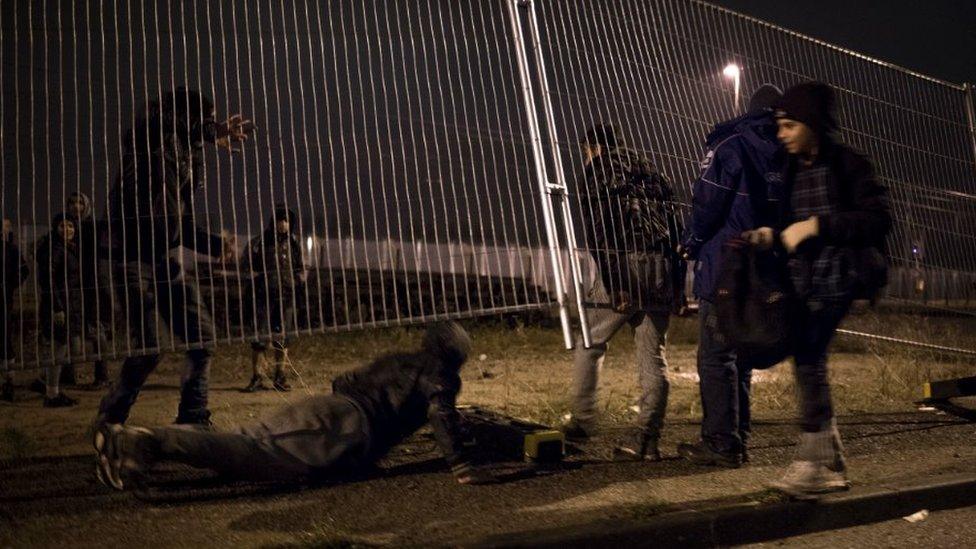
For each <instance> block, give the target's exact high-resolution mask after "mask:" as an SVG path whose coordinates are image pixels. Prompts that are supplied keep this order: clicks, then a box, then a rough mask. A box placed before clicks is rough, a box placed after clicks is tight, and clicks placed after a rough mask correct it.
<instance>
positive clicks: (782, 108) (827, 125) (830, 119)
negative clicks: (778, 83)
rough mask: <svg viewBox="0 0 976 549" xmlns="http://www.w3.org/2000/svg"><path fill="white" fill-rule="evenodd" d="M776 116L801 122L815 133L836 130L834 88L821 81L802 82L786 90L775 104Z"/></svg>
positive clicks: (819, 133) (828, 133)
mask: <svg viewBox="0 0 976 549" xmlns="http://www.w3.org/2000/svg"><path fill="white" fill-rule="evenodd" d="M774 108H775V110H776V118H789V119H790V120H796V121H798V122H803V123H804V124H806V125H807V126H810V128H811V129H812V130H813V131H814V132H815V133H816V134H817V135H830V134H831V133H833V132H834V131H836V130H837V128H838V125H837V115H836V109H837V107H836V100H835V98H834V90H833V89H831V87H830V86H828V85H827V84H824V83H823V82H804V83H803V84H797V85H796V86H793V87H792V88H790V89H788V90H786V92H785V93H784V94H783V97H782V98H780V100H779V101H777V102H776V105H775V107H774Z"/></svg>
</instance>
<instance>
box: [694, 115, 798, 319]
mask: <svg viewBox="0 0 976 549" xmlns="http://www.w3.org/2000/svg"><path fill="white" fill-rule="evenodd" d="M705 146H706V150H707V152H706V155H705V159H704V160H703V161H702V173H701V175H700V176H699V177H698V179H697V180H696V181H695V183H694V186H693V188H692V213H691V223H690V224H689V225H688V229H687V231H686V232H685V237H684V241H683V243H682V246H683V247H684V249H685V250H686V251H687V253H688V255H689V257H691V258H692V259H695V260H697V262H696V263H695V286H694V292H695V295H697V296H698V297H699V298H701V299H705V300H709V301H712V300H714V298H715V288H716V284H717V282H718V277H719V269H720V254H721V251H722V246H723V245H724V244H725V243H726V242H727V241H729V240H730V239H732V238H736V237H738V236H739V235H740V234H741V233H742V232H743V231H747V230H751V229H755V228H756V227H760V226H762V225H768V224H770V223H772V220H773V212H775V211H776V209H777V206H776V204H778V201H779V198H780V196H781V195H782V185H781V171H782V162H783V153H782V150H781V148H780V144H779V141H778V140H777V138H776V123H775V120H774V119H773V115H772V113H770V112H768V111H765V110H759V111H754V112H751V113H747V114H745V115H742V116H740V117H738V118H733V119H732V120H728V121H726V122H722V123H721V124H717V125H716V126H715V128H714V129H713V130H712V132H711V133H710V134H709V135H708V137H707V138H706V140H705ZM757 210H759V211H757Z"/></svg>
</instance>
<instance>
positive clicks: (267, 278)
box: [245, 225, 305, 306]
mask: <svg viewBox="0 0 976 549" xmlns="http://www.w3.org/2000/svg"><path fill="white" fill-rule="evenodd" d="M245 261H246V264H245V268H246V269H247V270H249V271H250V272H251V273H253V274H254V275H255V278H254V281H253V282H254V286H255V290H256V291H257V295H258V297H259V299H260V301H261V302H262V303H263V302H264V301H272V302H274V301H276V300H282V301H285V302H286V305H288V306H291V301H292V299H293V298H294V297H295V296H296V294H297V293H298V289H299V288H300V287H301V285H302V278H303V274H304V272H305V265H304V263H303V261H302V248H301V245H300V244H299V243H298V239H297V238H296V237H295V235H293V234H288V235H284V236H282V235H279V234H278V233H277V232H276V231H275V229H274V226H273V225H272V226H271V227H268V229H266V230H265V231H264V233H262V234H261V235H260V236H258V237H257V238H255V239H253V240H251V242H250V243H249V244H248V251H247V254H246V256H245ZM269 298H270V299H269Z"/></svg>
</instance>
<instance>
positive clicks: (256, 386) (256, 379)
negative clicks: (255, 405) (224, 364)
mask: <svg viewBox="0 0 976 549" xmlns="http://www.w3.org/2000/svg"><path fill="white" fill-rule="evenodd" d="M270 390H271V387H269V386H268V382H267V380H266V379H265V378H263V377H261V376H253V377H252V378H251V382H250V383H248V384H247V387H244V388H243V389H241V391H242V392H245V393H256V392H258V391H270Z"/></svg>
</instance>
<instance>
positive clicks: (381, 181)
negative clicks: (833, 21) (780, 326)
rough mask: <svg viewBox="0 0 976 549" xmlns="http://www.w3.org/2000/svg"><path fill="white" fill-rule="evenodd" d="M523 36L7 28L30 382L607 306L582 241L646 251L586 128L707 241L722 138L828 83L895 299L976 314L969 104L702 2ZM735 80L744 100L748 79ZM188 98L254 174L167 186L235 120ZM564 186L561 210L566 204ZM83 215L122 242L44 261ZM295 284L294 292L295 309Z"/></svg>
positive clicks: (234, 22)
mask: <svg viewBox="0 0 976 549" xmlns="http://www.w3.org/2000/svg"><path fill="white" fill-rule="evenodd" d="M512 8H516V5H515V4H512V3H511V2H510V1H509V0H483V1H478V2H450V1H447V0H421V1H419V2H413V1H407V0H392V1H388V2H380V1H375V0H369V1H363V2H358V1H352V0H336V1H334V2H310V1H308V0H301V1H299V2H290V3H289V2H257V1H254V0H240V1H234V2H220V1H217V0H208V1H205V2H196V3H184V2H176V1H174V0H148V1H147V2H143V3H126V2H118V1H116V0H84V1H81V2H69V1H67V0H45V1H44V2H41V3H38V2H25V1H17V0H12V1H11V2H9V3H5V9H4V11H3V13H2V16H0V62H2V65H3V71H2V74H0V86H2V87H4V89H5V93H4V97H3V99H2V100H0V148H2V156H0V179H2V188H0V210H2V213H3V218H4V219H9V220H10V224H9V226H10V228H11V231H10V233H9V234H6V233H5V234H4V239H3V242H2V251H3V254H4V261H5V265H4V266H5V269H4V270H5V271H8V268H7V267H8V266H9V265H13V264H14V263H17V261H15V260H17V259H20V258H22V259H23V261H24V263H25V264H26V265H27V266H28V267H29V270H30V273H29V275H28V278H27V279H26V280H25V281H24V283H23V284H21V283H20V282H19V279H17V280H14V279H13V278H10V277H9V276H8V274H7V272H5V273H4V277H3V284H4V288H3V290H4V291H3V294H4V298H5V301H4V309H3V312H4V313H5V317H4V323H3V327H4V330H5V331H6V332H7V333H5V334H3V336H4V338H3V341H2V343H3V351H4V357H3V358H5V359H7V358H9V359H12V360H15V361H16V368H19V369H29V368H38V367H43V366H44V365H46V364H50V363H51V362H52V361H55V360H58V357H59V356H61V357H62V359H63V361H65V362H85V361H91V360H95V359H98V358H117V357H124V356H133V355H140V354H151V353H157V352H161V351H174V350H187V349H191V348H195V347H200V346H209V345H213V344H215V343H221V342H239V343H243V342H259V341H268V340H270V339H274V338H275V337H279V336H282V335H284V334H285V333H287V335H298V334H308V333H315V332H323V331H335V330H345V329H358V328H364V327H371V326H390V325H403V324H411V323H417V322H427V321H429V320H433V319H440V318H459V317H466V316H477V315H484V314H497V313H504V312H518V311H524V310H536V309H544V308H550V307H552V306H553V305H554V304H555V303H557V302H558V301H559V300H560V299H562V298H563V297H564V296H563V295H562V294H563V293H564V291H563V288H562V287H561V280H560V273H561V272H562V270H563V269H567V270H568V271H570V272H573V277H572V279H573V281H574V284H573V285H572V286H571V287H569V288H568V289H569V290H570V293H571V294H572V295H569V296H565V297H567V298H569V299H573V298H575V299H581V297H580V295H579V294H581V293H583V292H585V291H586V288H587V285H588V284H590V283H591V282H592V281H593V280H595V279H596V278H597V277H598V276H599V275H598V274H596V273H595V272H594V270H595V265H594V260H593V259H592V258H593V255H594V253H595V252H600V251H601V250H599V249H598V243H596V242H594V241H593V238H592V235H591V234H590V232H589V230H588V226H587V223H586V222H584V220H594V221H595V222H600V223H606V224H608V225H611V226H612V225H614V224H615V223H618V220H615V219H606V218H605V216H606V214H605V212H603V211H602V210H601V209H600V208H599V206H598V204H599V200H598V197H596V196H594V195H593V194H592V190H591V189H588V188H587V186H586V178H585V177H586V176H585V173H586V172H585V169H586V168H585V166H584V165H583V162H582V160H581V158H580V150H579V144H580V140H581V139H582V138H583V137H584V136H585V134H586V132H587V130H588V129H590V128H591V127H592V126H593V125H594V124H596V123H600V122H605V123H612V124H613V125H614V126H615V128H616V129H617V130H618V132H619V135H620V137H621V139H622V140H623V141H624V142H625V143H626V144H627V145H628V146H629V147H630V148H632V149H633V150H634V151H635V152H636V154H639V155H641V156H643V157H645V158H646V159H648V160H649V161H650V162H651V163H652V164H653V165H654V166H655V167H656V168H657V169H658V170H659V171H660V172H661V173H662V174H663V175H664V176H665V177H667V179H668V180H670V182H671V183H672V184H673V185H674V188H675V190H676V193H677V201H678V203H679V211H680V213H681V215H682V217H684V216H686V215H687V212H688V208H689V206H690V201H691V196H690V185H691V182H692V181H694V179H695V178H696V177H697V175H698V171H699V169H700V168H699V162H700V157H701V154H702V150H701V149H702V140H703V138H704V137H705V135H706V134H707V133H708V132H709V130H710V129H711V128H712V126H713V125H714V124H715V123H716V122H718V121H720V120H725V119H729V118H731V117H733V116H735V115H736V114H738V113H740V112H741V110H742V109H743V108H744V106H745V103H746V101H747V99H748V95H749V93H750V92H751V91H752V90H754V89H755V88H757V87H758V86H759V85H761V84H763V83H766V82H770V83H773V84H776V85H778V86H780V87H781V88H785V87H788V86H789V85H791V84H795V83H798V82H800V81H803V80H808V79H819V80H823V81H825V82H827V83H829V84H831V85H832V86H833V87H834V88H835V89H836V90H837V92H838V99H839V103H840V107H841V109H840V113H841V126H842V134H843V138H844V140H845V141H847V142H848V143H850V144H851V145H853V146H854V147H856V148H858V149H861V150H863V151H864V152H865V153H866V154H867V155H868V156H869V157H870V158H871V159H872V160H873V161H874V163H875V165H876V167H877V171H878V176H879V178H880V180H881V181H882V182H884V184H885V185H886V186H888V188H889V191H890V200H891V206H892V211H893V214H894V217H895V226H894V228H893V231H892V234H891V236H890V238H889V242H888V253H889V255H890V258H891V263H892V270H891V283H890V284H889V288H888V295H889V298H890V299H893V300H901V301H907V302H911V303H918V304H922V305H926V306H938V307H941V308H949V309H953V310H963V309H966V307H968V306H969V305H970V302H971V298H976V227H974V226H973V223H974V222H976V221H974V220H976V140H974V134H973V121H972V117H973V113H972V109H973V104H972V100H973V99H972V90H971V88H965V87H962V86H956V85H953V84H947V83H944V82H940V81H937V80H935V79H932V78H928V77H925V76H923V75H919V74H916V73H912V72H910V71H906V70H904V69H900V68H898V67H894V66H891V65H889V64H885V63H882V62H878V61H875V60H872V59H869V58H867V57H864V56H862V55H859V54H856V53H854V52H849V51H846V50H842V49H840V48H837V47H834V46H831V45H829V44H825V43H823V42H820V41H817V40H813V39H810V38H807V37H803V36H801V35H798V34H796V33H793V32H790V31H787V30H784V29H780V28H778V27H775V26H772V25H769V24H766V23H763V22H761V21H758V20H755V19H752V18H748V17H744V16H741V15H738V14H735V13H732V12H729V11H728V10H724V9H722V8H718V7H715V6H712V5H709V4H707V3H704V2H700V1H698V0H692V1H687V0H641V1H637V0H609V1H607V2H599V3H594V2H588V1H584V0H552V1H547V2H528V3H525V4H524V5H523V7H518V8H517V9H519V10H521V12H522V14H523V17H524V16H525V15H528V16H529V17H525V18H524V19H520V21H521V24H520V25H515V26H513V24H512V22H511V19H510V15H511V13H510V11H509V10H510V9H512ZM515 33H521V36H517V35H516V34H515ZM516 38H521V39H522V40H523V44H525V48H526V49H525V51H524V52H523V53H525V54H528V55H525V56H524V58H523V59H520V56H519V53H518V50H517V48H516V46H515V42H514V39H516ZM533 48H537V50H535V49H533ZM535 53H538V55H537V56H536V55H533V54H535ZM733 63H734V64H735V65H737V66H738V67H739V68H740V78H741V80H740V88H741V94H740V96H739V97H738V100H737V99H736V96H735V95H734V90H733V82H732V81H731V80H729V79H727V78H726V77H724V76H723V75H722V70H723V68H724V67H725V66H726V65H728V64H733ZM540 68H541V69H542V70H543V71H544V74H542V75H540V74H539V72H538V71H539V69H540ZM540 76H542V77H544V78H541V77H540ZM523 77H525V78H527V79H528V83H529V84H531V85H532V86H533V89H534V93H532V94H531V100H530V101H528V102H526V101H525V96H524V95H523V84H522V81H521V79H522V78H523ZM543 81H544V82H545V84H547V86H542V87H538V86H539V85H540V83H542V82H543ZM179 87H185V88H187V89H190V90H196V91H199V92H201V93H202V95H204V96H206V97H207V98H208V99H209V100H210V101H212V102H213V104H214V105H215V111H216V118H217V120H218V121H223V120H225V119H227V118H228V117H230V116H231V115H234V114H241V115H242V116H243V118H245V119H251V120H253V122H254V124H255V126H256V129H255V130H254V131H253V132H252V134H251V135H250V136H249V138H248V139H247V141H245V142H243V143H237V144H236V146H235V149H236V151H235V152H233V153H230V152H228V151H227V150H226V149H224V148H218V147H214V146H211V145H209V144H205V145H203V146H201V147H199V148H196V149H193V150H192V151H189V152H187V151H183V152H182V153H181V154H179V155H177V156H176V157H175V158H169V159H163V158H161V156H160V155H161V154H162V153H163V152H165V151H169V150H170V149H172V148H175V149H179V148H180V147H184V148H186V146H187V144H186V143H182V142H180V140H179V139H176V138H175V137H174V131H175V130H174V128H181V127H182V128H184V130H182V131H187V132H189V131H191V130H192V131H201V129H200V128H196V129H195V130H193V129H192V128H190V127H192V126H194V123H195V121H196V120H198V119H200V118H206V116H207V115H209V114H210V113H207V112H204V107H203V103H202V102H201V103H194V107H193V108H194V109H195V111H194V110H191V109H190V108H186V109H183V110H175V109H173V108H171V106H172V105H169V106H167V102H166V99H167V98H170V99H171V100H172V98H173V97H174V96H173V92H174V91H175V90H177V89H178V88H179ZM8 91H9V93H8ZM736 101H738V102H736ZM170 103H172V101H170ZM530 124H542V128H541V130H540V131H539V136H538V138H533V137H532V134H531V132H530V131H529V130H530ZM198 137H199V136H195V137H194V139H197V138H198ZM85 140H87V141H88V142H87V143H85V142H84V141H85ZM191 145H192V146H191V148H193V146H195V144H191ZM539 146H543V147H544V152H543V154H542V156H541V157H539V158H537V157H536V155H537V154H538V152H539V151H538V150H537V147H539ZM167 147H169V148H167ZM164 149H165V151H164ZM175 149H173V150H175ZM537 165H538V166H543V167H544V170H543V176H545V175H547V174H554V175H555V176H556V177H555V181H553V182H550V181H544V180H542V181H541V183H542V185H541V186H540V180H539V177H540V176H539V173H538V172H537V171H536V167H537ZM560 168H561V170H562V172H561V173H562V176H561V177H559V176H560ZM134 172H138V173H135V174H134ZM126 178H128V180H127V179H126ZM133 178H134V179H133ZM168 178H169V179H168ZM173 181H182V182H184V183H185V186H183V187H180V186H179V185H176V187H172V188H171V187H168V186H167V185H171V184H172V183H173ZM163 182H166V184H163ZM123 183H126V184H123ZM551 183H554V184H555V186H552V187H551V186H550V184H551ZM154 185H160V186H162V187H164V188H165V189H169V190H170V191H171V192H172V194H170V195H167V194H166V192H165V191H160V192H156V191H159V189H157V188H156V187H154ZM562 186H565V188H566V192H565V193H566V194H565V197H564V201H563V202H560V201H559V200H557V201H556V202H552V201H551V199H552V198H553V197H552V195H551V193H553V192H555V193H557V194H558V193H560V192H563V191H561V190H560V188H561V187H562ZM150 191H152V192H150ZM73 193H80V194H84V195H86V196H87V197H88V199H90V201H91V204H92V206H93V210H94V216H95V217H94V218H93V219H92V220H91V221H90V223H91V225H89V224H88V223H89V222H88V221H84V222H82V221H81V220H79V222H78V226H77V227H76V232H77V233H79V234H86V235H87V234H89V232H88V231H94V232H96V233H97V238H96V239H95V240H94V243H93V241H92V240H91V239H90V238H88V237H86V238H79V240H78V242H77V247H76V249H75V250H74V252H73V253H75V254H76V257H75V259H73V261H75V264H76V265H85V267H75V271H76V272H71V270H70V268H69V267H66V265H65V264H64V262H61V263H58V262H57V261H56V260H55V259H53V255H52V254H50V253H48V252H47V251H46V250H48V249H49V247H50V245H51V244H50V243H51V242H52V239H56V238H57V235H56V234H54V233H56V232H57V227H52V226H51V221H52V218H53V217H54V215H55V214H59V213H62V212H63V211H64V210H65V209H66V206H67V204H68V202H69V201H70V200H74V199H73V198H72V195H73ZM557 198H558V197H557ZM113 203H115V204H117V205H121V206H122V207H111V205H112V204H113ZM279 204H280V205H281V206H282V207H283V208H284V209H287V210H293V211H294V212H295V216H294V218H292V224H293V226H292V227H290V233H291V235H290V236H289V238H293V239H294V245H292V244H288V245H284V244H282V242H284V240H283V239H284V236H283V235H281V234H279V233H277V232H276V230H275V227H276V223H275V221H276V218H275V216H274V210H275V208H276V206H277V205H279ZM554 205H556V206H557V207H559V208H562V207H566V208H568V210H569V212H568V216H566V215H565V213H562V215H563V217H565V218H568V219H569V220H570V221H571V225H574V226H575V231H574V233H573V235H572V236H573V240H575V246H573V247H574V248H575V249H573V250H570V254H569V255H568V256H566V255H564V254H563V253H561V251H560V250H559V249H551V248H550V247H549V245H548V241H549V238H550V235H551V234H554V233H555V234H557V235H558V232H559V231H561V230H566V228H567V227H563V226H562V225H561V224H560V223H558V222H557V220H555V219H552V220H548V221H547V214H548V213H551V212H550V209H551V208H553V206H554ZM140 216H142V217H140ZM144 216H150V217H148V218H146V217H144ZM152 216H157V217H152ZM557 217H559V216H557ZM147 219H148V220H152V221H155V222H154V223H147V224H146V227H145V229H146V230H143V228H142V227H141V225H142V224H143V222H144V221H147ZM618 228H619V227H618ZM171 235H177V236H178V238H177V241H175V242H171V241H167V238H169V236H171ZM109 237H110V238H109ZM627 238H629V239H630V240H628V244H629V245H632V246H633V245H636V244H638V243H637V242H635V241H634V240H633V238H632V237H630V236H628V237H627ZM265 244H269V245H271V248H273V249H272V250H271V252H269V253H263V252H267V251H268V250H267V249H265V246H264V245H265ZM39 250H40V251H41V252H42V253H41V254H40V255H39V254H38V251H39ZM604 251H605V250H604ZM281 254H284V257H285V258H286V259H287V258H289V257H291V258H293V259H295V256H296V255H297V256H300V264H301V268H300V269H298V271H297V272H296V270H295V269H294V268H293V267H292V266H291V264H287V265H286V263H285V260H284V259H282V258H281ZM289 254H290V255H289ZM14 255H17V256H19V257H16V258H15V257H13V256H14ZM91 257H94V261H92V260H91ZM146 257H152V258H154V259H153V260H146V259H145V258H146ZM567 259H568V262H566V261H567ZM39 261H41V262H42V263H44V264H39ZM93 263H94V264H95V266H92V264H93ZM79 269H80V270H79ZM287 277H295V278H296V279H295V280H294V283H295V284H294V290H293V291H291V292H290V293H288V292H279V290H280V288H277V285H279V283H281V281H282V280H284V279H286V278H287ZM635 290H640V288H635ZM638 293H639V292H638ZM196 294H199V295H200V297H201V299H195V298H194V296H195V295H196ZM281 296H284V297H281ZM279 297H280V298H279ZM62 298H64V299H66V300H67V302H66V303H65V304H63V305H57V306H56V305H54V304H53V303H54V302H55V301H57V300H60V299H62ZM74 298H77V299H74ZM59 313H64V314H63V323H62V315H61V314H59ZM567 322H568V318H567ZM160 324H161V325H160ZM187 324H190V326H187ZM156 332H158V333H156ZM194 334H201V335H200V336H199V337H195V336H194ZM63 336H64V337H63ZM72 338H74V340H72ZM79 340H80V343H79Z"/></svg>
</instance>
